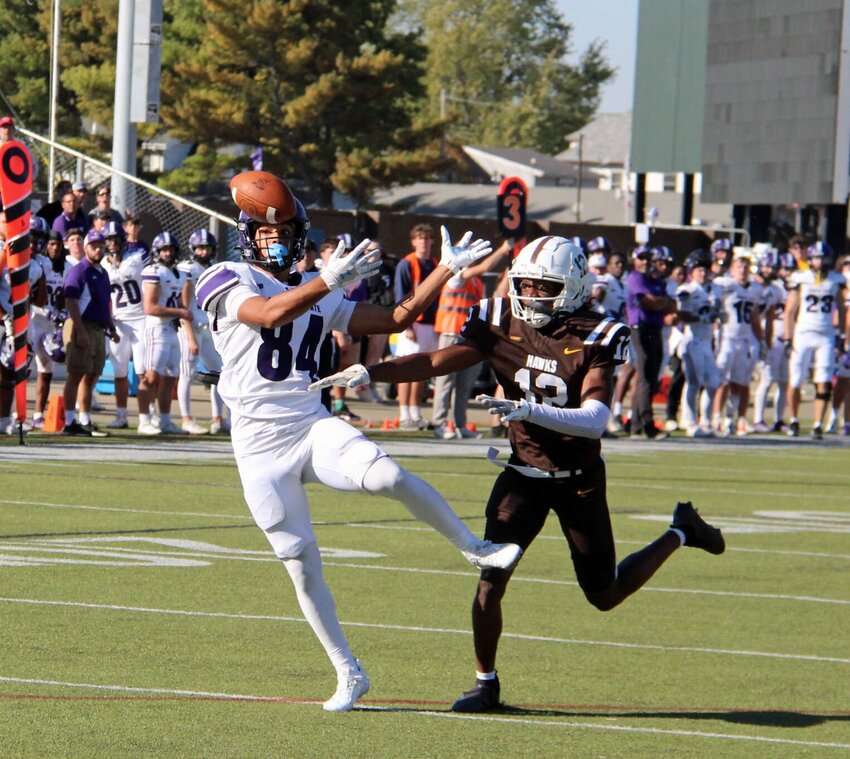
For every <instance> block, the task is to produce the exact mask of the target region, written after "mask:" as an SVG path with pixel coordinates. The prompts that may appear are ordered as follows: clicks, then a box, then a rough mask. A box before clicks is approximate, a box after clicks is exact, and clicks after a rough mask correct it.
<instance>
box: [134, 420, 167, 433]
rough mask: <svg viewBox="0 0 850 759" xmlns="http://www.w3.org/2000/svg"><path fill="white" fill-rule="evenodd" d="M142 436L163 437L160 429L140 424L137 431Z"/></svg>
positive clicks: (147, 424) (148, 424)
mask: <svg viewBox="0 0 850 759" xmlns="http://www.w3.org/2000/svg"><path fill="white" fill-rule="evenodd" d="M136 432H138V433H139V434H140V435H161V434H162V430H161V429H160V428H159V427H154V426H153V425H152V424H150V423H146V424H140V425H139V429H138V430H136Z"/></svg>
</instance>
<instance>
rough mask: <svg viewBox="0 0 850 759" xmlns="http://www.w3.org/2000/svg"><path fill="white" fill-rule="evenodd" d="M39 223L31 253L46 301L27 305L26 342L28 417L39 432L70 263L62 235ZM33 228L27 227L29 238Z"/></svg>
mask: <svg viewBox="0 0 850 759" xmlns="http://www.w3.org/2000/svg"><path fill="white" fill-rule="evenodd" d="M32 219H38V220H39V221H40V222H43V226H42V225H41V224H38V222H36V225H38V226H39V227H41V230H40V232H41V234H43V236H44V241H43V247H42V242H41V240H39V239H37V238H34V245H33V250H37V254H36V256H34V257H35V258H37V260H38V262H39V263H40V265H41V270H42V272H43V274H44V285H45V290H46V293H45V296H46V300H45V303H44V305H43V306H38V305H36V303H35V302H33V303H32V305H31V306H30V326H29V341H30V344H31V345H32V349H33V352H34V353H35V366H36V371H37V378H36V383H35V410H34V412H33V417H32V426H33V429H36V430H40V429H41V428H42V427H43V426H44V410H45V408H46V407H47V400H48V397H49V396H50V383H51V382H52V380H53V370H54V368H55V364H56V363H62V362H64V360H65V346H64V344H63V343H64V341H63V339H62V325H63V324H64V323H65V319H66V318H67V312H66V311H65V289H64V281H65V273H66V272H67V271H68V270H70V268H71V264H70V263H69V262H68V260H67V259H66V258H65V248H64V247H63V245H62V235H60V234H59V232H53V231H51V230H50V229H49V228H47V231H46V232H45V231H44V228H46V227H47V222H45V221H44V219H42V218H41V217H40V216H33V217H32ZM32 234H33V225H32V222H31V224H30V235H32Z"/></svg>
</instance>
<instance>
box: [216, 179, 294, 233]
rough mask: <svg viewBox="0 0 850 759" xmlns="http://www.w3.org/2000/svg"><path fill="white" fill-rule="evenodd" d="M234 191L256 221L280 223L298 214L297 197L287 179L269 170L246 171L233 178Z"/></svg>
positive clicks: (238, 204)
mask: <svg viewBox="0 0 850 759" xmlns="http://www.w3.org/2000/svg"><path fill="white" fill-rule="evenodd" d="M230 194H231V196H232V197H233V202H234V203H236V205H237V206H239V208H241V209H242V210H243V211H244V212H245V213H246V214H248V216H250V217H251V218H252V219H254V221H262V222H266V223H268V224H279V223H280V222H282V221H286V220H287V219H291V218H292V217H293V216H294V215H295V196H294V195H293V194H292V191H291V190H290V189H289V187H287V186H286V182H284V181H283V180H282V179H279V178H278V177H276V176H275V175H274V174H269V172H267V171H243V172H242V173H241V174H237V175H236V176H235V177H233V179H231V180H230Z"/></svg>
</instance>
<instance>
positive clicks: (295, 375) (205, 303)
mask: <svg viewBox="0 0 850 759" xmlns="http://www.w3.org/2000/svg"><path fill="white" fill-rule="evenodd" d="M302 276H304V278H305V280H306V278H307V277H311V276H318V275H309V274H308V275H302ZM302 281H304V280H302ZM290 289H292V287H291V286H290V285H287V284H286V283H283V282H280V281H278V280H277V279H275V278H274V277H272V276H271V275H269V274H267V273H266V272H264V271H262V270H261V269H259V268H257V267H254V266H251V265H250V264H247V263H242V262H222V263H218V264H214V265H213V266H211V267H210V268H209V269H207V270H206V272H204V274H203V275H202V276H201V277H200V279H199V280H198V286H197V290H196V298H197V300H198V303H199V304H200V306H201V308H203V309H204V311H206V312H207V313H208V314H209V317H210V330H211V331H212V335H213V343H214V344H215V348H216V350H217V351H218V353H219V355H220V356H221V359H222V364H223V366H222V371H221V377H220V379H219V382H218V390H219V392H220V393H221V396H222V398H223V399H224V402H225V403H226V404H227V405H228V407H229V408H230V410H231V412H232V413H233V426H232V428H231V441H232V442H233V447H234V451H235V452H236V455H237V456H244V455H252V454H255V453H262V452H264V451H269V450H272V449H274V448H275V447H277V446H279V443H280V437H281V435H286V434H288V433H289V432H292V431H294V430H295V429H301V428H303V427H306V426H309V425H310V424H311V423H312V422H314V421H317V420H318V419H321V418H324V417H325V416H327V412H326V411H325V408H324V406H322V399H321V393H310V392H308V391H307V386H308V385H309V384H310V383H311V382H313V381H314V380H316V379H318V365H319V349H320V346H321V344H322V341H323V340H324V338H325V335H326V334H327V333H328V332H329V331H330V330H338V331H340V332H345V331H346V330H347V329H348V321H349V319H350V318H351V313H352V311H353V310H354V307H355V304H354V303H353V302H351V301H348V300H346V299H345V295H344V294H343V292H342V291H341V290H335V291H333V292H331V293H328V294H327V295H326V296H325V297H324V298H322V299H321V300H320V301H319V302H318V303H316V304H315V305H314V306H313V307H312V308H311V309H310V310H309V311H307V312H305V313H303V314H301V316H299V317H297V318H296V319H295V320H294V321H291V322H289V323H288V324H284V325H283V326H282V327H276V328H274V329H267V328H265V327H260V326H258V325H254V324H245V323H243V322H240V321H239V320H238V319H237V318H236V315H237V313H238V311H239V307H240V306H241V305H242V304H243V303H244V302H245V301H246V300H248V299H249V298H253V297H257V296H260V297H263V298H271V297H273V296H274V295H277V294H278V293H282V292H285V291H286V290H290Z"/></svg>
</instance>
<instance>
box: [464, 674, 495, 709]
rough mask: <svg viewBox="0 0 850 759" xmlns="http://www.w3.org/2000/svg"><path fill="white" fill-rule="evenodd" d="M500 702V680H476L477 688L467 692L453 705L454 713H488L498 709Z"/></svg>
mask: <svg viewBox="0 0 850 759" xmlns="http://www.w3.org/2000/svg"><path fill="white" fill-rule="evenodd" d="M500 706H501V703H500V702H499V678H498V677H496V678H495V679H493V680H478V679H476V680H475V687H474V688H473V689H472V690H468V691H466V693H464V694H463V695H462V696H461V697H460V698H459V699H458V700H457V701H455V702H454V703H453V704H452V711H453V712H486V711H488V710H490V709H498V708H499V707H500Z"/></svg>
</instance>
